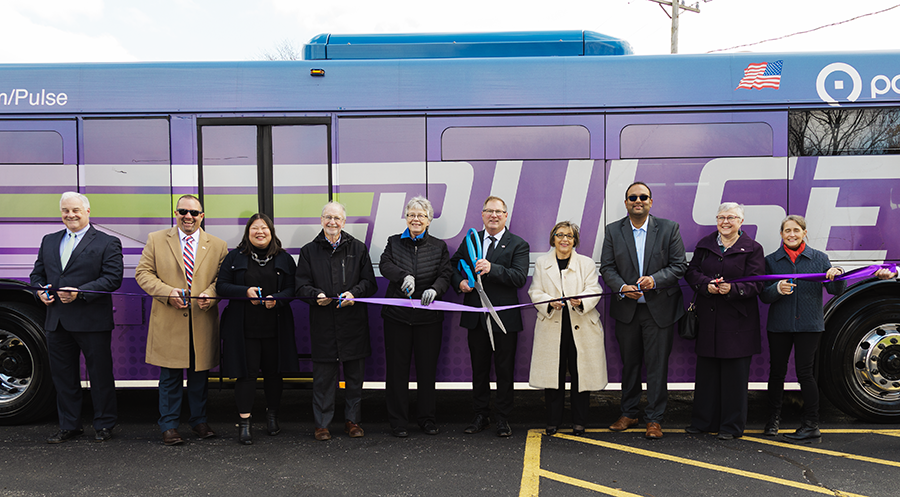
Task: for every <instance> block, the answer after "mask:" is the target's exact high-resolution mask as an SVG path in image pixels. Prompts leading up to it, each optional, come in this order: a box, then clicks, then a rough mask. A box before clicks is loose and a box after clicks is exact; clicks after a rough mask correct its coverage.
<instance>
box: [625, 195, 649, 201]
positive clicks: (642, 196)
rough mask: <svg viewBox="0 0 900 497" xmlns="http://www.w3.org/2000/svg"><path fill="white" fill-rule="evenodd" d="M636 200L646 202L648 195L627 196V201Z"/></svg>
mask: <svg viewBox="0 0 900 497" xmlns="http://www.w3.org/2000/svg"><path fill="white" fill-rule="evenodd" d="M637 199H641V201H642V202H646V201H648V200H650V195H629V196H628V200H630V201H632V202H636V201H637Z"/></svg>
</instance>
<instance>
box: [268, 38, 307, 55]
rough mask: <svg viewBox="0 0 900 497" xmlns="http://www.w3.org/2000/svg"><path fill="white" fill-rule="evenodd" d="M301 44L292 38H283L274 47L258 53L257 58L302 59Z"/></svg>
mask: <svg viewBox="0 0 900 497" xmlns="http://www.w3.org/2000/svg"><path fill="white" fill-rule="evenodd" d="M302 59H303V50H302V45H300V44H298V43H297V42H295V41H293V40H289V39H287V38H285V39H284V40H281V41H280V42H279V43H278V44H277V45H275V48H273V49H271V50H265V51H263V52H262V54H260V56H259V60H302Z"/></svg>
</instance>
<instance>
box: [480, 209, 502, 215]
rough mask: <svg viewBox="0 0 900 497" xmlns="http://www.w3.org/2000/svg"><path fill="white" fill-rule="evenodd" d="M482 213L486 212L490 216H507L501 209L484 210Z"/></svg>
mask: <svg viewBox="0 0 900 497" xmlns="http://www.w3.org/2000/svg"><path fill="white" fill-rule="evenodd" d="M481 212H484V213H485V214H487V215H489V216H501V215H503V214H506V211H501V210H499V209H484V210H482V211H481Z"/></svg>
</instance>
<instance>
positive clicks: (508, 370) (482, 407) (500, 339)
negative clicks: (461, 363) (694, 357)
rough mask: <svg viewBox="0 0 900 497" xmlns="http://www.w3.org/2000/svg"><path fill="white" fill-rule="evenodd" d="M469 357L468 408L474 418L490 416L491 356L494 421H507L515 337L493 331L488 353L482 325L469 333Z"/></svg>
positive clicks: (510, 401) (511, 402)
mask: <svg viewBox="0 0 900 497" xmlns="http://www.w3.org/2000/svg"><path fill="white" fill-rule="evenodd" d="M468 338H469V340H468V341H469V356H470V357H471V359H472V408H473V409H474V411H475V414H483V415H485V416H490V414H491V407H490V404H491V356H493V359H494V360H493V364H494V374H495V375H496V377H497V400H496V403H495V408H496V409H497V417H498V418H500V419H509V417H510V415H511V414H512V410H513V405H514V402H513V374H514V373H515V366H516V346H517V345H518V343H519V334H518V333H512V332H510V333H503V331H501V330H500V329H499V328H498V327H494V345H495V346H496V347H497V350H493V351H492V350H491V339H490V337H489V336H488V332H487V329H486V328H485V327H484V324H483V321H481V320H479V324H478V327H476V328H474V329H471V330H469V337H468Z"/></svg>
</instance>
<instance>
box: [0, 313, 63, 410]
mask: <svg viewBox="0 0 900 497" xmlns="http://www.w3.org/2000/svg"><path fill="white" fill-rule="evenodd" d="M42 322H43V318H42V316H41V313H40V312H39V311H38V310H37V309H34V308H33V307H30V306H28V305H25V304H21V303H14V302H0V424H5V425H8V424H20V423H26V422H30V421H36V420H39V419H41V418H44V417H46V416H47V415H48V414H50V413H51V412H52V408H53V403H54V402H53V401H54V399H55V397H56V396H55V394H54V389H53V381H52V380H51V378H50V363H49V357H48V355H47V342H46V340H45V339H44V331H43V327H42V326H41V323H42Z"/></svg>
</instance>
